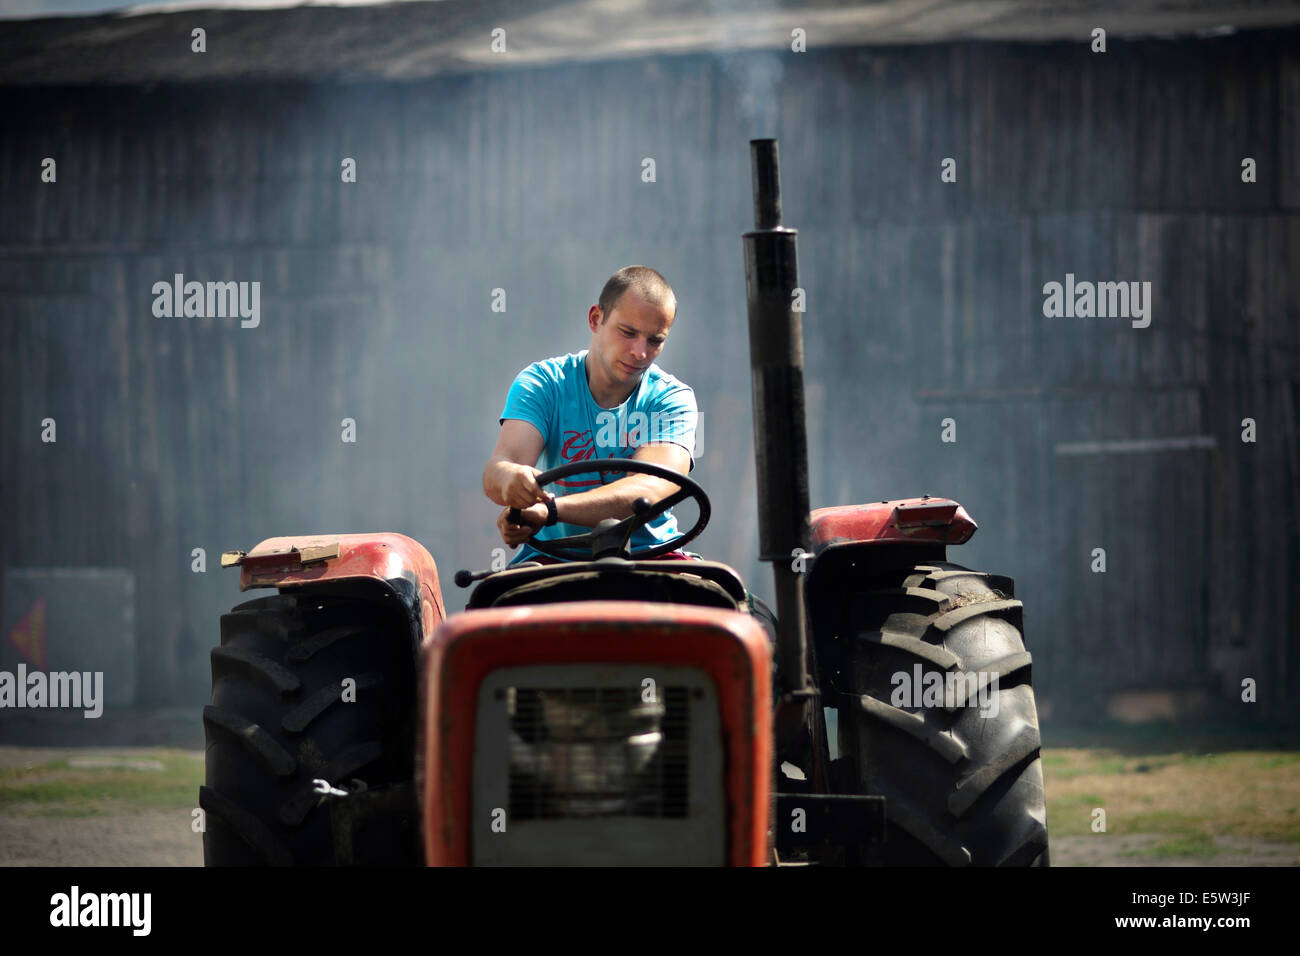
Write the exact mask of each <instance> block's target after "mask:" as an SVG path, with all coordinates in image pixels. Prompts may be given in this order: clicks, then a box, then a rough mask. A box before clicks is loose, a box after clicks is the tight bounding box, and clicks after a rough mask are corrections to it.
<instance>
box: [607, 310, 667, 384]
mask: <svg viewBox="0 0 1300 956" xmlns="http://www.w3.org/2000/svg"><path fill="white" fill-rule="evenodd" d="M676 312H677V303H676V301H675V300H673V299H671V298H670V299H669V300H668V301H667V302H665V303H664V304H663V305H655V304H654V303H653V302H648V301H647V300H646V299H644V298H642V297H641V295H640V294H639V293H637V292H636V291H635V290H633V289H628V290H627V291H626V292H624V293H623V294H622V295H621V296H620V297H619V299H618V301H617V302H616V303H615V304H614V307H613V308H612V309H611V310H610V313H609V315H605V316H603V315H602V314H601V310H600V307H599V306H595V305H593V306H592V307H591V311H590V312H589V313H588V315H587V323H588V325H590V326H591V332H592V336H591V348H590V351H589V354H591V355H593V356H595V358H596V361H597V362H598V363H599V365H600V368H601V371H602V372H603V373H604V374H605V376H606V377H608V379H609V381H610V382H611V383H614V384H618V385H627V386H631V385H633V384H635V383H636V380H637V379H638V378H640V377H641V375H642V374H644V373H645V370H646V369H647V368H649V367H650V363H651V362H653V361H654V360H655V359H656V358H658V357H659V353H660V352H662V351H663V349H664V342H665V341H666V340H667V338H668V330H669V329H670V328H672V324H673V318H674V316H675V314H676Z"/></svg>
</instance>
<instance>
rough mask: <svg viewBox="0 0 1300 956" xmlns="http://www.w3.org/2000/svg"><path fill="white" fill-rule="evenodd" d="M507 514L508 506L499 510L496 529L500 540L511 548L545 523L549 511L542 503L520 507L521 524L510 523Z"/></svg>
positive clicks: (521, 542)
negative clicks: (499, 514)
mask: <svg viewBox="0 0 1300 956" xmlns="http://www.w3.org/2000/svg"><path fill="white" fill-rule="evenodd" d="M509 514H510V509H509V508H506V509H505V510H504V511H502V512H501V516H500V517H498V518H497V529H498V530H499V531H500V532H501V540H502V541H504V542H505V543H506V544H508V545H510V547H511V548H517V547H519V545H521V544H523V543H524V542H525V541H527V540H528V539H529V538H531V537H532V536H533V535H535V534H536V533H537V532H538V531H540V530H541V529H542V528H543V527H544V526H545V525H546V519H547V517H548V516H549V511H548V509H547V507H546V505H544V504H536V505H533V506H531V507H529V508H523V509H521V510H520V515H521V516H522V517H523V520H524V522H525V524H523V525H517V524H511V523H510V520H509V518H508V515H509Z"/></svg>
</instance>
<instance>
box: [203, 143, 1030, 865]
mask: <svg viewBox="0 0 1300 956" xmlns="http://www.w3.org/2000/svg"><path fill="white" fill-rule="evenodd" d="M751 159H752V162H753V172H754V200H755V210H756V220H757V221H756V228H755V229H754V231H752V232H749V233H746V234H745V237H744V242H745V262H746V280H747V288H748V300H749V328H750V346H751V350H750V355H751V366H752V371H753V382H754V413H755V438H756V442H755V446H756V449H757V459H758V461H757V465H758V491H759V527H760V547H761V551H762V554H761V557H762V559H763V560H765V561H769V562H771V563H772V566H773V573H774V577H775V584H776V595H777V608H776V611H777V613H776V614H775V615H773V614H772V613H771V612H770V611H769V610H768V609H767V608H766V607H765V606H764V605H763V604H762V602H760V601H758V600H757V599H755V598H754V597H753V596H752V595H751V594H750V593H749V591H748V590H747V589H746V588H745V586H744V584H743V583H742V582H741V580H740V578H739V576H738V575H737V574H736V572H735V571H733V570H732V569H731V568H730V567H728V566H726V565H724V564H719V563H716V562H711V561H701V560H694V561H681V560H656V558H657V557H658V555H659V554H660V553H661V552H664V551H666V550H673V549H677V548H680V547H681V546H682V545H683V544H685V543H686V542H687V541H689V540H691V539H692V538H694V537H696V536H697V535H698V534H699V533H700V532H701V531H703V529H704V526H705V524H706V523H707V522H708V519H709V516H710V512H711V508H710V505H709V499H708V496H707V494H706V493H705V491H704V489H703V488H701V487H700V486H699V485H698V484H697V483H696V482H694V481H692V480H691V479H690V478H688V477H686V476H683V475H678V474H676V473H675V472H669V471H666V470H665V469H662V468H659V467H658V466H655V465H651V464H648V463H646V462H641V461H635V460H631V459H609V460H602V461H598V462H593V461H587V462H579V463H574V464H571V465H565V466H563V467H561V468H556V469H553V470H551V471H549V472H545V473H543V474H541V475H539V476H538V479H537V480H538V482H539V483H540V484H543V485H545V484H549V483H551V482H553V481H555V480H557V479H560V478H564V477H566V476H568V475H570V474H573V473H577V472H582V473H584V474H585V473H588V472H593V471H597V470H609V471H615V472H620V473H636V472H643V473H648V474H654V475H657V476H658V477H662V478H666V479H668V480H669V481H671V482H672V483H673V484H675V485H677V486H678V488H679V490H678V491H677V492H676V493H675V494H673V495H671V496H670V497H669V498H666V499H664V500H663V501H659V502H656V503H651V502H648V501H646V500H645V499H642V500H640V501H638V502H637V505H636V509H635V513H634V514H632V515H631V516H629V517H627V518H625V519H624V520H622V521H615V520H613V519H607V520H605V521H602V522H601V523H600V524H598V525H597V526H596V527H595V528H593V529H591V531H590V532H589V533H586V534H583V535H576V536H572V537H569V538H565V539H560V540H555V541H550V542H540V541H536V540H535V541H534V542H533V544H534V546H535V547H536V548H537V549H538V550H539V551H542V552H543V553H545V554H549V555H551V556H552V557H554V558H557V559H560V560H559V561H558V563H555V564H540V563H527V564H523V565H519V566H516V567H514V568H509V569H506V570H501V571H484V572H478V573H474V574H471V573H469V572H466V571H462V572H459V573H458V574H457V576H456V578H457V583H458V584H460V585H461V586H462V587H463V586H467V585H468V584H470V583H472V582H474V581H477V585H476V586H475V587H474V589H473V591H472V592H471V593H470V596H469V600H468V604H467V606H466V609H465V611H464V612H463V613H460V614H456V615H454V616H452V617H450V618H448V617H447V616H446V611H445V605H444V602H443V595H442V590H441V588H440V586H439V580H438V573H437V569H436V567H435V565H434V562H433V559H432V558H431V557H430V556H429V553H428V552H427V551H426V550H425V549H424V548H423V547H422V546H421V545H420V544H418V543H417V542H415V541H413V540H411V539H410V538H407V537H405V536H402V535H397V534H365V535H314V536H307V537H297V538H272V539H269V540H267V541H263V542H262V543H261V544H259V545H258V546H257V547H256V548H254V549H253V550H252V551H250V552H247V553H245V552H230V553H228V554H227V555H224V556H223V561H222V564H223V566H232V565H238V566H239V567H240V572H241V580H240V587H241V589H242V590H247V589H249V588H263V587H274V588H276V589H278V593H277V594H275V595H273V596H270V597H263V598H259V599H257V600H254V601H250V602H247V603H245V604H241V605H239V606H238V607H236V608H234V609H233V610H232V611H231V612H230V613H229V614H226V615H224V616H223V617H222V620H221V645H220V646H219V647H217V648H215V649H214V650H213V652H212V674H213V687H212V699H211V704H210V705H209V706H208V707H207V708H206V709H205V710H204V726H205V729H206V734H207V780H206V785H205V786H204V787H203V788H202V789H201V791H200V804H201V806H202V807H203V809H204V810H205V811H206V821H207V823H206V831H205V834H204V855H205V860H206V862H207V864H208V865H232V864H233V865H268V864H276V865H293V864H317V865H319V864H344V865H349V864H353V865H364V864H394V863H411V864H419V863H425V864H429V865H533V864H542V865H548V864H549V865H557V864H558V865H572V864H598V865H599V864H626V865H663V864H667V865H689V864H699V865H722V864H729V865H740V866H754V865H763V864H769V863H818V864H823V865H869V864H884V865H896V864H937V865H948V866H966V865H983V866H1030V865H1038V866H1042V865H1046V864H1047V861H1048V847H1047V820H1046V803H1045V798H1044V793H1043V779H1042V766H1041V761H1040V756H1039V750H1040V738H1039V730H1038V719H1037V712H1036V709H1035V704H1034V695H1033V690H1032V687H1031V685H1030V656H1029V654H1028V653H1027V652H1026V651H1025V645H1024V639H1023V636H1022V630H1021V604H1020V602H1019V601H1016V600H1014V597H1013V592H1012V583H1011V581H1010V580H1009V579H1007V578H1003V577H999V576H996V575H991V574H983V573H979V572H975V571H971V570H969V569H967V568H964V567H961V566H960V565H956V564H951V563H949V562H948V560H947V547H948V546H949V545H954V544H962V543H963V542H965V541H966V540H968V539H969V538H970V536H971V535H972V534H973V533H974V531H975V523H974V522H973V521H972V520H971V519H970V517H969V516H968V515H967V514H966V512H965V510H964V509H963V508H962V507H961V506H960V505H959V504H957V503H956V502H954V501H950V500H947V499H943V498H930V497H924V498H917V499H907V500H903V501H882V502H880V503H878V504H868V505H851V506H842V507H834V508H823V509H819V510H817V511H814V512H812V513H811V514H809V507H808V486H807V452H806V440H805V432H804V428H805V424H804V413H803V407H804V406H803V368H802V365H803V358H802V353H803V350H802V341H801V335H802V333H801V328H800V321H799V314H798V313H797V312H796V311H794V310H793V308H792V301H793V298H792V292H793V290H794V289H796V288H797V287H798V276H797V254H796V245H795V239H796V233H795V231H794V230H791V229H786V228H784V227H783V226H782V225H781V207H780V185H779V171H778V165H777V148H776V143H775V141H773V140H755V141H753V142H752V143H751ZM687 498H692V499H694V500H695V502H696V504H697V506H698V508H699V517H698V519H697V520H696V523H695V526H694V527H693V528H691V529H690V530H689V531H688V532H686V533H685V534H683V535H682V536H681V537H680V538H679V539H678V540H676V541H673V542H671V543H669V544H667V545H662V546H659V547H656V548H655V549H653V551H645V552H640V553H638V552H637V551H633V550H629V548H628V541H629V539H630V537H631V534H632V532H633V531H634V530H635V529H636V528H638V527H640V526H641V525H642V524H644V523H645V522H647V521H649V520H651V519H652V518H654V517H655V516H656V515H658V514H659V513H660V512H662V511H663V510H664V509H666V508H669V507H672V506H673V505H675V504H677V503H679V502H681V501H683V500H685V499H687ZM831 714H834V716H835V718H836V719H835V724H836V733H835V735H834V741H833V743H834V746H833V747H832V740H831V739H830V737H829V736H828V733H827V728H826V721H827V718H828V717H829V715H831Z"/></svg>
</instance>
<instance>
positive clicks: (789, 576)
mask: <svg viewBox="0 0 1300 956" xmlns="http://www.w3.org/2000/svg"><path fill="white" fill-rule="evenodd" d="M749 154H750V161H751V164H752V168H753V179H754V231H753V232H747V233H745V235H744V243H745V289H746V294H747V298H748V303H749V364H750V370H751V372H752V380H753V387H754V452H755V458H756V459H757V463H758V528H759V549H760V552H761V553H760V555H759V557H760V560H763V561H770V562H772V573H773V577H774V578H775V584H776V615H777V624H778V627H777V639H778V645H777V658H778V667H779V672H780V680H781V687H780V691H781V695H782V705H783V706H782V709H783V710H784V711H785V715H784V720H780V721H779V722H780V723H783V724H785V725H786V728H787V730H790V729H792V727H793V721H794V719H795V714H794V713H792V711H795V710H797V711H798V713H799V719H800V723H802V722H803V719H804V718H805V717H806V708H807V703H808V701H809V700H810V699H811V698H812V697H813V696H814V694H815V691H814V690H813V689H812V686H811V681H810V680H809V676H808V654H807V650H808V649H807V638H806V636H805V635H806V633H807V631H806V628H805V627H804V604H803V582H802V575H801V573H800V570H796V568H795V565H796V558H797V555H798V552H799V551H803V552H805V553H806V552H807V551H808V550H809V544H810V540H811V538H810V534H809V530H808V512H809V506H808V438H807V431H806V424H805V421H804V394H803V324H802V321H801V319H800V313H799V312H797V311H796V310H795V300H794V295H795V290H796V289H797V288H798V287H799V259H798V253H797V250H796V236H797V235H798V233H797V231H796V230H794V229H787V228H786V227H785V226H783V225H782V224H781V170H780V164H779V161H778V155H777V143H776V140H774V139H755V140H750V143H749ZM799 566H800V569H802V564H801V563H800V564H799ZM791 705H795V706H791Z"/></svg>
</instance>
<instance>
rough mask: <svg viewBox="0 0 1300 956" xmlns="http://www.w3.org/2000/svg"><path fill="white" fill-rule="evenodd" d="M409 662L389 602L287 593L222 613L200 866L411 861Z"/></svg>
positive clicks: (414, 843) (414, 850)
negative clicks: (325, 791) (321, 788)
mask: <svg viewBox="0 0 1300 956" xmlns="http://www.w3.org/2000/svg"><path fill="white" fill-rule="evenodd" d="M414 657H415V654H414V650H413V649H412V647H411V641H410V637H409V631H408V626H407V624H406V622H405V618H404V615H403V614H402V612H401V610H400V608H399V606H398V605H397V602H396V600H395V599H393V598H392V597H391V596H385V597H384V598H379V599H376V600H369V599H365V600H362V599H359V598H351V597H348V598H344V597H341V596H338V595H335V596H329V595H328V594H324V593H322V594H318V595H313V594H312V593H310V592H303V591H297V592H286V593H282V594H277V595H274V596H272V597H264V598H259V599H257V600H254V601H248V602H247V603H244V604H240V605H239V606H237V607H235V608H234V609H233V610H231V611H230V613H228V614H224V615H222V618H221V644H220V646H219V647H216V648H214V649H213V651H212V698H211V704H210V705H209V706H208V707H206V708H204V711H203V725H204V732H205V736H206V741H207V752H206V785H205V786H203V787H202V788H200V793H199V805H200V806H201V807H202V809H203V811H204V820H205V829H204V835H203V856H204V864H205V865H206V866H268V865H270V866H295V865H300V866H301V865H306V866H328V865H349V864H370V863H378V864H390V865H401V864H418V863H419V862H420V849H419V826H418V813H417V808H416V799H415V791H414V783H413V780H414V772H413V766H414V759H415V744H414V735H415V720H416V718H415V710H416V689H415V688H416V682H415V660H414ZM348 679H351V681H352V682H353V684H352V685H350V686H349V685H347V684H345V681H347V680H348ZM317 779H322V780H325V781H326V782H327V783H328V784H330V785H331V786H332V787H334V788H337V789H340V790H345V791H348V793H349V795H348V796H346V797H339V796H337V795H335V796H327V795H322V794H320V793H317V792H316V787H315V784H314V781H315V780H317Z"/></svg>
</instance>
